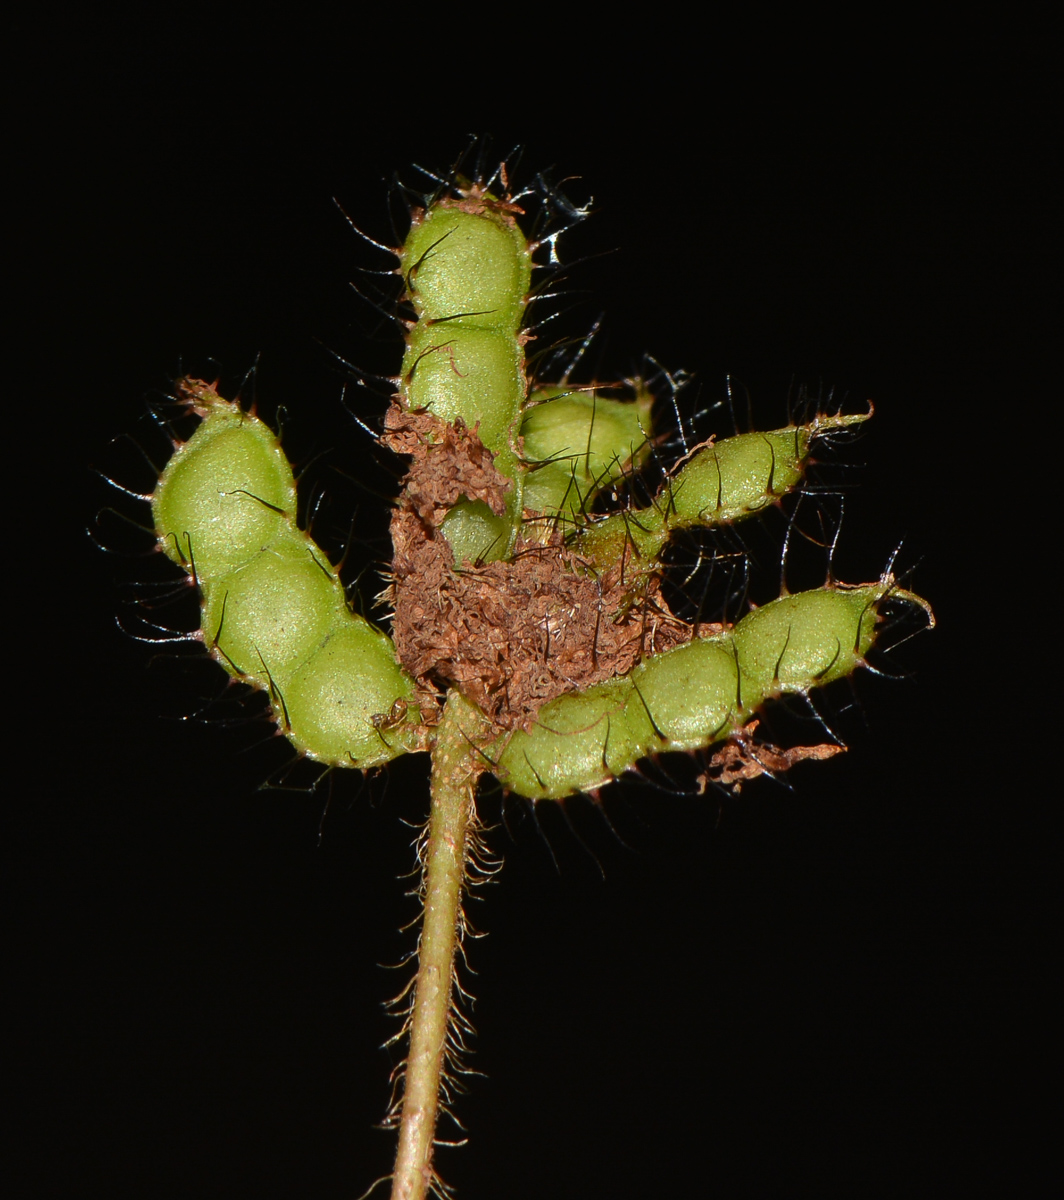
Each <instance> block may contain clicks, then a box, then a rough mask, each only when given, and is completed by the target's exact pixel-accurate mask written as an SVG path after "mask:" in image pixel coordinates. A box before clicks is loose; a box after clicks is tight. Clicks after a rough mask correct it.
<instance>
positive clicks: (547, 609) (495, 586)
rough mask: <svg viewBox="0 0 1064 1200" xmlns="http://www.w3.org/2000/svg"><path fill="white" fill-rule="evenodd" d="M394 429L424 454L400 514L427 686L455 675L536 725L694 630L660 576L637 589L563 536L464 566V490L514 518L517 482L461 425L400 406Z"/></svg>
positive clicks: (410, 638) (399, 646)
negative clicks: (458, 512) (456, 551)
mask: <svg viewBox="0 0 1064 1200" xmlns="http://www.w3.org/2000/svg"><path fill="white" fill-rule="evenodd" d="M385 430H386V432H385V435H384V437H383V441H384V444H385V445H386V446H388V447H389V448H390V449H392V450H394V451H396V452H398V453H400V454H408V455H410V456H411V457H412V459H413V461H412V463H411V466H410V471H409V474H408V475H407V477H406V479H405V481H404V488H403V492H402V494H401V496H400V498H399V502H398V507H397V508H396V510H395V512H394V514H393V516H392V523H391V534H392V544H393V548H394V555H393V580H392V585H391V588H390V591H389V598H390V600H391V602H392V604H393V606H394V609H395V617H394V621H393V626H392V636H393V638H394V640H395V645H396V650H397V652H398V655H399V659H400V661H401V662H402V664H403V666H404V667H406V669H407V670H408V671H409V672H410V673H411V674H412V675H413V676H414V677H415V678H416V679H417V680H418V681H419V682H420V683H421V684H422V686H431V685H432V684H436V685H444V684H453V685H455V686H457V687H458V688H460V689H461V691H462V692H463V693H464V694H465V695H466V696H468V697H469V699H471V700H473V701H474V702H475V703H476V704H478V705H479V706H480V708H481V709H483V711H484V712H485V713H486V714H487V715H488V716H489V717H490V718H491V720H492V721H493V722H494V723H495V724H496V725H497V726H498V727H499V728H500V729H515V728H519V727H523V728H528V727H529V726H530V725H531V723H532V720H533V719H534V717H535V714H536V712H537V711H538V709H539V708H540V706H541V705H543V704H545V703H546V702H547V701H548V700H552V699H554V698H555V697H556V696H561V695H563V694H565V693H566V692H571V691H574V690H576V689H583V688H587V687H590V686H591V685H592V684H595V683H600V682H602V681H604V680H606V679H611V678H613V677H614V676H616V675H624V674H627V673H628V672H629V671H630V670H631V669H632V668H633V667H634V666H635V665H636V664H637V663H638V662H639V661H640V659H642V658H643V657H644V656H646V655H648V654H659V653H661V652H662V651H663V650H668V649H670V648H671V647H673V646H676V645H679V644H680V643H681V642H686V641H688V640H689V639H690V638H691V636H692V630H691V628H690V627H689V626H688V625H686V624H685V623H684V622H683V621H681V620H679V619H678V618H677V617H676V616H674V615H673V613H672V612H671V611H670V609H669V607H668V605H667V604H666V602H665V599H664V597H663V596H662V595H661V592H660V586H659V583H658V580H657V579H656V578H653V577H649V578H644V579H642V580H641V581H640V590H639V592H638V594H633V592H632V590H631V588H630V587H629V586H626V585H625V584H624V583H623V582H622V581H621V580H620V579H611V580H605V579H603V578H601V577H599V576H596V575H595V574H594V572H593V571H592V570H591V569H590V566H589V564H588V563H586V562H585V561H584V560H582V559H580V558H579V557H577V556H576V555H574V554H573V553H572V552H571V551H569V550H568V549H567V548H566V547H565V545H564V542H563V539H562V536H561V534H560V533H558V534H555V535H554V536H553V537H552V538H550V539H549V541H547V542H546V543H545V544H544V543H542V542H536V543H530V542H521V541H519V542H518V545H517V548H516V552H515V554H514V556H513V558H512V559H511V560H510V561H508V562H493V563H487V564H485V565H481V566H478V565H476V564H472V563H468V562H466V563H462V564H457V565H456V564H455V562H454V556H453V554H452V552H451V547H450V543H449V542H448V541H447V538H446V537H445V536H444V534H443V532H442V531H441V530H440V524H441V522H442V521H443V518H444V517H445V516H446V514H447V512H448V511H449V510H450V508H451V507H452V506H453V505H454V504H455V503H456V502H457V501H458V500H459V499H460V498H461V497H463V496H465V497H468V498H469V499H470V500H481V501H483V502H484V503H485V504H487V505H488V507H489V508H490V509H491V510H492V512H494V513H496V514H498V515H502V513H504V512H505V508H506V495H507V493H508V492H509V491H510V488H511V486H512V484H511V481H510V480H509V479H507V478H506V477H505V476H504V475H502V474H501V473H500V472H499V471H498V470H497V468H496V467H495V464H494V461H493V456H492V454H491V452H490V451H489V450H488V449H487V448H486V447H485V446H484V445H483V443H482V442H481V441H480V439H479V438H478V437H477V433H476V430H469V429H467V428H465V427H464V426H463V425H462V424H461V423H460V422H458V423H456V424H455V425H454V426H451V425H448V424H447V423H446V422H444V421H441V420H440V419H439V418H437V417H434V416H431V415H430V414H428V413H424V412H422V413H408V412H404V411H403V410H402V409H401V408H399V407H398V406H397V405H393V406H392V407H391V409H390V410H389V412H388V415H387V417H386V419H385ZM702 632H706V631H705V630H702Z"/></svg>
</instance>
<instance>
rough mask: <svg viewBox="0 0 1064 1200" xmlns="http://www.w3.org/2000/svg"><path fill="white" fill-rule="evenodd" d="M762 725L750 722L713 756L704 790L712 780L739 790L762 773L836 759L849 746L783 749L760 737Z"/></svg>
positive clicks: (704, 776) (704, 777) (702, 777)
mask: <svg viewBox="0 0 1064 1200" xmlns="http://www.w3.org/2000/svg"><path fill="white" fill-rule="evenodd" d="M758 724H759V722H758V721H750V722H749V723H748V724H747V725H745V726H744V727H743V728H742V729H741V730H740V731H739V732H738V733H736V734H734V735H733V736H732V739H731V740H730V741H728V742H725V743H724V745H723V746H722V747H721V748H720V749H719V750H718V751H717V752H716V753H715V754H714V755H713V757H712V758H711V759H710V760H709V768H708V770H706V771H705V772H704V773H703V774H702V775H700V776H699V781H700V784H701V789H700V790H702V791H705V789H706V787H707V786H708V785H709V784H711V783H712V784H719V785H720V786H722V787H730V788H732V789H733V790H734V791H736V792H739V791H740V790H741V789H742V785H743V783H744V782H745V781H746V780H748V779H756V778H757V777H758V776H759V775H775V774H783V773H785V772H786V771H789V770H790V769H791V767H793V766H794V764H795V763H799V762H803V761H804V760H805V759H813V760H814V761H820V760H822V759H825V758H834V757H835V755H836V754H842V753H843V751H844V750H845V749H846V747H845V746H840V745H837V744H835V743H831V742H825V743H822V744H821V745H819V746H792V747H791V748H790V749H789V750H781V749H780V748H779V747H778V746H773V745H772V744H771V743H769V742H761V741H758V740H757V738H756V737H755V733H756V731H757V727H758Z"/></svg>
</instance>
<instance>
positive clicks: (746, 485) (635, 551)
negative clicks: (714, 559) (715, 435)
mask: <svg viewBox="0 0 1064 1200" xmlns="http://www.w3.org/2000/svg"><path fill="white" fill-rule="evenodd" d="M869 416H871V413H870V412H869V413H867V414H858V415H851V416H844V415H838V416H827V415H820V416H818V417H817V418H816V419H815V420H814V421H811V422H809V423H808V424H806V425H789V426H787V427H786V428H784V429H775V430H771V431H769V432H767V433H741V434H737V435H736V436H735V437H729V438H723V439H721V440H720V441H709V442H706V443H705V444H704V445H701V446H697V447H695V449H694V450H692V451H691V453H690V454H689V455H687V457H686V458H685V459H684V460H683V461H682V462H680V463H679V464H678V465H677V467H676V468H675V470H674V471H673V474H672V475H671V476H670V478H668V479H667V480H666V481H665V482H664V483H663V484H662V485H661V488H660V489H659V491H658V494H657V496H656V497H655V498H654V502H653V504H651V505H648V506H647V507H646V508H640V509H629V510H626V511H624V512H619V513H612V514H610V515H609V516H607V517H602V518H600V519H598V520H592V521H590V522H589V523H587V524H585V525H584V527H583V528H581V529H580V530H579V531H578V532H577V533H576V534H575V535H574V537H573V545H574V548H575V549H576V550H577V551H578V552H579V553H580V554H581V555H582V556H583V557H584V558H586V559H588V560H589V561H591V562H592V563H594V564H595V566H596V567H597V568H598V569H599V570H610V569H611V568H612V567H613V566H614V565H615V564H616V563H618V562H619V561H621V559H622V557H625V556H630V557H632V558H633V559H634V560H635V564H638V563H642V564H644V568H643V569H645V570H650V571H652V570H655V569H656V568H657V563H658V559H659V557H660V555H661V552H662V550H663V549H664V548H665V544H666V543H667V542H668V540H669V538H670V536H671V535H672V534H673V533H674V532H675V531H677V530H680V529H690V528H692V527H704V528H709V527H711V526H714V525H728V524H732V523H733V522H735V521H739V520H742V519H743V518H744V517H748V516H751V515H753V514H754V513H758V512H761V511H762V510H763V509H765V508H767V507H768V506H769V505H770V504H775V503H777V502H778V501H779V500H780V498H781V497H783V496H785V495H786V494H787V493H788V492H791V491H793V490H794V489H795V488H797V487H798V486H799V485H800V484H801V482H802V479H803V478H804V476H805V470H806V466H807V464H808V461H809V451H810V448H811V447H812V445H813V443H814V441H815V440H816V439H817V438H818V437H824V436H825V435H826V434H828V433H830V432H832V431H833V430H836V429H842V428H846V427H848V426H851V425H858V424H861V423H862V422H864V421H867V420H868V418H869ZM635 564H633V566H632V567H631V568H630V571H631V570H634V569H638V567H636V566H635Z"/></svg>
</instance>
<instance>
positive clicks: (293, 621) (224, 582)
mask: <svg viewBox="0 0 1064 1200" xmlns="http://www.w3.org/2000/svg"><path fill="white" fill-rule="evenodd" d="M186 386H187V387H188V388H189V394H190V398H191V399H192V401H193V405H194V407H195V410H196V411H197V412H198V413H199V414H200V416H201V418H202V419H201V422H200V425H199V427H198V428H197V429H196V431H195V433H194V434H193V435H192V437H191V438H190V439H189V440H188V441H187V442H185V443H183V444H182V445H179V446H178V447H177V448H176V449H175V451H174V455H173V457H172V458H171V459H170V462H169V463H168V464H167V466H166V468H165V470H164V471H163V473H162V475H161V476H160V478H159V482H158V485H157V487H156V489H155V493H154V495H153V497H152V511H153V515H154V518H155V530H156V535H157V536H158V539H159V545H160V546H161V548H162V549H163V550H164V551H165V553H166V554H167V555H168V556H169V557H170V558H171V559H173V560H174V562H176V563H177V564H178V565H179V566H181V567H183V568H184V569H185V570H187V571H189V572H190V574H191V575H192V576H193V578H194V580H195V582H196V583H197V584H198V586H199V590H200V595H201V599H202V636H203V640H204V642H205V644H206V645H207V646H208V648H209V649H210V651H211V655H212V657H214V658H215V659H216V660H217V661H218V662H220V663H221V664H222V666H223V667H224V668H225V669H226V670H227V671H228V672H229V673H230V674H231V675H233V676H235V677H236V678H238V679H240V680H242V681H244V682H246V683H249V684H251V685H253V686H256V687H260V688H264V689H266V690H267V691H268V692H269V694H270V698H271V703H272V706H273V711H274V714H275V716H276V717H277V719H278V721H279V722H280V724H281V726H282V728H283V729H284V730H285V732H286V733H287V735H288V737H289V738H290V739H291V741H292V743H293V744H294V745H295V746H296V748H297V749H298V750H300V751H301V752H303V753H305V754H306V755H307V756H308V757H310V758H312V759H315V760H317V761H320V762H323V763H326V764H330V765H333V766H351V767H363V768H365V767H375V766H380V765H381V764H382V763H385V762H388V761H389V760H391V759H392V758H394V757H395V756H396V755H397V754H402V753H405V752H406V751H407V750H411V749H414V748H416V747H417V744H418V738H417V732H416V730H417V727H416V725H415V724H414V715H415V714H416V713H417V709H416V706H415V705H414V703H413V701H414V698H415V687H414V683H413V680H411V679H410V678H409V676H407V675H406V673H405V672H404V671H403V670H402V668H401V667H400V666H399V665H398V663H397V662H396V660H395V653H394V649H393V647H392V643H391V639H390V638H388V636H387V635H386V634H384V633H382V632H381V631H380V630H379V629H375V628H374V627H373V626H372V625H370V623H369V622H368V621H366V620H365V619H364V618H363V617H360V616H358V615H357V614H355V613H353V612H351V610H350V609H349V607H348V605H347V599H346V596H345V594H344V589H343V585H342V584H341V582H340V580H339V577H338V576H337V574H336V572H335V570H334V569H333V567H332V566H331V564H330V563H329V560H328V559H327V558H326V556H325V555H324V554H323V553H322V552H321V550H319V549H318V547H317V546H316V545H315V544H314V542H313V541H312V540H311V538H309V537H308V536H307V535H306V534H305V533H304V532H302V530H300V529H299V528H298V527H297V525H296V521H295V515H296V487H295V479H294V478H293V475H292V468H291V467H290V465H289V463H288V460H287V458H286V457H285V454H284V451H283V450H282V449H281V446H280V443H279V442H278V441H277V438H276V437H275V436H274V434H273V432H272V430H270V429H269V427H268V426H266V425H265V424H263V422H262V421H260V420H258V419H257V418H256V417H254V416H252V415H250V414H249V413H246V412H244V411H243V410H242V409H241V408H240V406H239V405H238V404H231V403H229V402H228V401H226V400H223V399H222V398H221V397H220V396H218V395H217V394H216V393H215V392H213V391H212V390H211V389H210V388H207V387H206V386H205V385H202V384H193V383H191V382H189V383H187V384H186ZM408 712H409V714H410V715H409V717H408V718H407V717H406V714H407V713H408ZM404 718H406V719H404Z"/></svg>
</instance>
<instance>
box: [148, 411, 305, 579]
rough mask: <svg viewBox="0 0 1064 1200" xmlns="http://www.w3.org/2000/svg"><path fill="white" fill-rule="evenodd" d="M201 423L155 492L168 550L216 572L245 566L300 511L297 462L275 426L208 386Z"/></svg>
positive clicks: (178, 560) (162, 541)
mask: <svg viewBox="0 0 1064 1200" xmlns="http://www.w3.org/2000/svg"><path fill="white" fill-rule="evenodd" d="M195 399H196V400H197V401H198V402H199V403H198V406H197V411H199V412H200V413H201V415H202V416H203V418H204V419H203V421H202V423H201V424H200V426H199V428H198V429H197V430H196V432H195V433H194V434H193V435H192V437H191V438H190V439H189V441H187V442H185V443H184V445H181V446H178V447H177V449H176V450H175V451H174V454H173V457H172V458H171V459H170V461H169V462H168V463H167V465H166V469H165V470H164V471H163V473H162V475H161V476H160V478H159V483H158V486H157V487H156V489H155V494H154V496H153V497H152V511H153V513H154V516H155V527H156V530H157V531H158V533H159V539H160V545H161V547H162V549H163V551H164V552H165V553H166V554H167V555H168V556H169V557H170V558H172V559H173V560H174V562H176V563H178V564H179V565H180V566H186V565H187V566H193V567H194V568H195V570H196V571H197V572H202V573H203V575H204V576H205V577H210V576H212V575H214V574H216V573H217V572H219V571H224V570H227V569H230V568H232V567H238V566H241V565H242V564H243V563H246V562H247V561H248V560H249V559H250V558H252V557H253V556H254V555H255V554H257V553H258V552H259V550H261V549H262V547H263V546H265V545H267V544H268V543H269V542H271V541H273V539H274V538H276V537H278V536H280V534H281V532H282V530H283V528H284V527H285V526H286V525H287V524H290V523H291V522H292V520H293V519H294V516H295V511H296V484H295V479H294V478H293V476H292V468H291V467H290V466H289V465H288V460H287V459H286V458H285V456H284V454H283V453H282V451H281V447H280V444H279V443H278V441H277V438H276V437H275V436H274V433H273V431H272V430H271V429H270V428H269V427H268V426H266V425H264V424H263V423H262V422H261V421H259V420H257V419H256V418H255V417H253V416H251V415H250V414H249V413H245V412H243V411H242V410H241V408H240V406H239V405H236V404H229V403H227V402H226V401H224V400H222V399H221V397H219V396H216V395H215V394H214V393H212V392H210V391H209V390H208V389H207V388H205V387H200V388H199V389H198V390H197V393H196V397H195Z"/></svg>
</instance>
